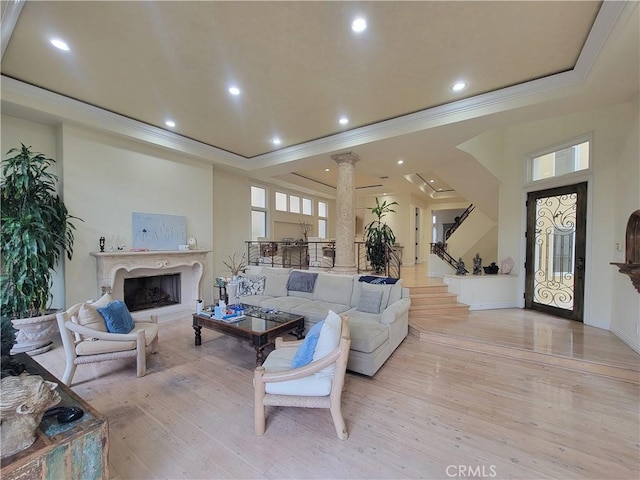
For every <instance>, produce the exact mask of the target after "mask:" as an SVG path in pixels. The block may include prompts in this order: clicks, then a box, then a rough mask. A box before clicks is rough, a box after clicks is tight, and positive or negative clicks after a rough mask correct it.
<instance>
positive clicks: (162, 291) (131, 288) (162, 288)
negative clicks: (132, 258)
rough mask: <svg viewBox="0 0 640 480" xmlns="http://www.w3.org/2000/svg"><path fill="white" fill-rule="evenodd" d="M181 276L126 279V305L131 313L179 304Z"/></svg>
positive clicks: (174, 274)
mask: <svg viewBox="0 0 640 480" xmlns="http://www.w3.org/2000/svg"><path fill="white" fill-rule="evenodd" d="M180 289H181V285H180V274H179V273H173V274H169V275H154V276H148V277H134V278H125V279H124V303H125V304H126V305H127V308H128V309H129V311H130V312H138V311H140V310H149V309H152V308H159V307H166V306H169V305H175V304H179V303H180V302H181V299H180Z"/></svg>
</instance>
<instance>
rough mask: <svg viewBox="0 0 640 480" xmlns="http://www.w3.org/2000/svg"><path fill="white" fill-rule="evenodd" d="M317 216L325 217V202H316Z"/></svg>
mask: <svg viewBox="0 0 640 480" xmlns="http://www.w3.org/2000/svg"><path fill="white" fill-rule="evenodd" d="M318 216H319V217H323V218H326V217H327V204H326V203H325V202H318Z"/></svg>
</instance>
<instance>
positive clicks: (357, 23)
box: [351, 18, 367, 33]
mask: <svg viewBox="0 0 640 480" xmlns="http://www.w3.org/2000/svg"><path fill="white" fill-rule="evenodd" d="M366 28H367V21H366V20H365V19H364V18H356V19H355V20H354V21H353V22H352V23H351V30H353V31H354V32H357V33H360V32H362V31H364V30H365V29H366Z"/></svg>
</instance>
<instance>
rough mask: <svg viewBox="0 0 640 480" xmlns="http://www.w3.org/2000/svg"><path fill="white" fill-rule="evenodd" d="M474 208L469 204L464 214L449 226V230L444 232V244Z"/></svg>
mask: <svg viewBox="0 0 640 480" xmlns="http://www.w3.org/2000/svg"><path fill="white" fill-rule="evenodd" d="M474 208H475V207H474V206H473V204H471V205H469V206H468V207H467V209H466V210H465V211H464V212H462V215H460V216H459V217H456V221H455V223H454V224H453V225H452V226H451V228H449V229H448V230H447V231H446V232H444V241H445V242H446V241H447V240H449V237H451V235H453V232H455V231H456V230H457V229H458V227H459V226H460V225H462V222H464V221H465V219H466V218H467V217H468V216H469V214H471V212H473V210H474Z"/></svg>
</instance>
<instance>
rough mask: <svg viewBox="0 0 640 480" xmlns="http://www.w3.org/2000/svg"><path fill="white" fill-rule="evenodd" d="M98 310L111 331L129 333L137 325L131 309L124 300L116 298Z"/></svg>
mask: <svg viewBox="0 0 640 480" xmlns="http://www.w3.org/2000/svg"><path fill="white" fill-rule="evenodd" d="M98 312H100V315H102V316H103V317H104V321H105V323H106V324H107V330H108V331H109V332H110V333H129V332H130V331H131V330H133V327H135V325H134V324H133V318H131V314H130V313H129V309H128V308H127V306H126V305H125V304H124V302H123V301H122V300H114V301H113V302H111V303H110V304H109V305H107V306H106V307H102V308H98Z"/></svg>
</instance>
